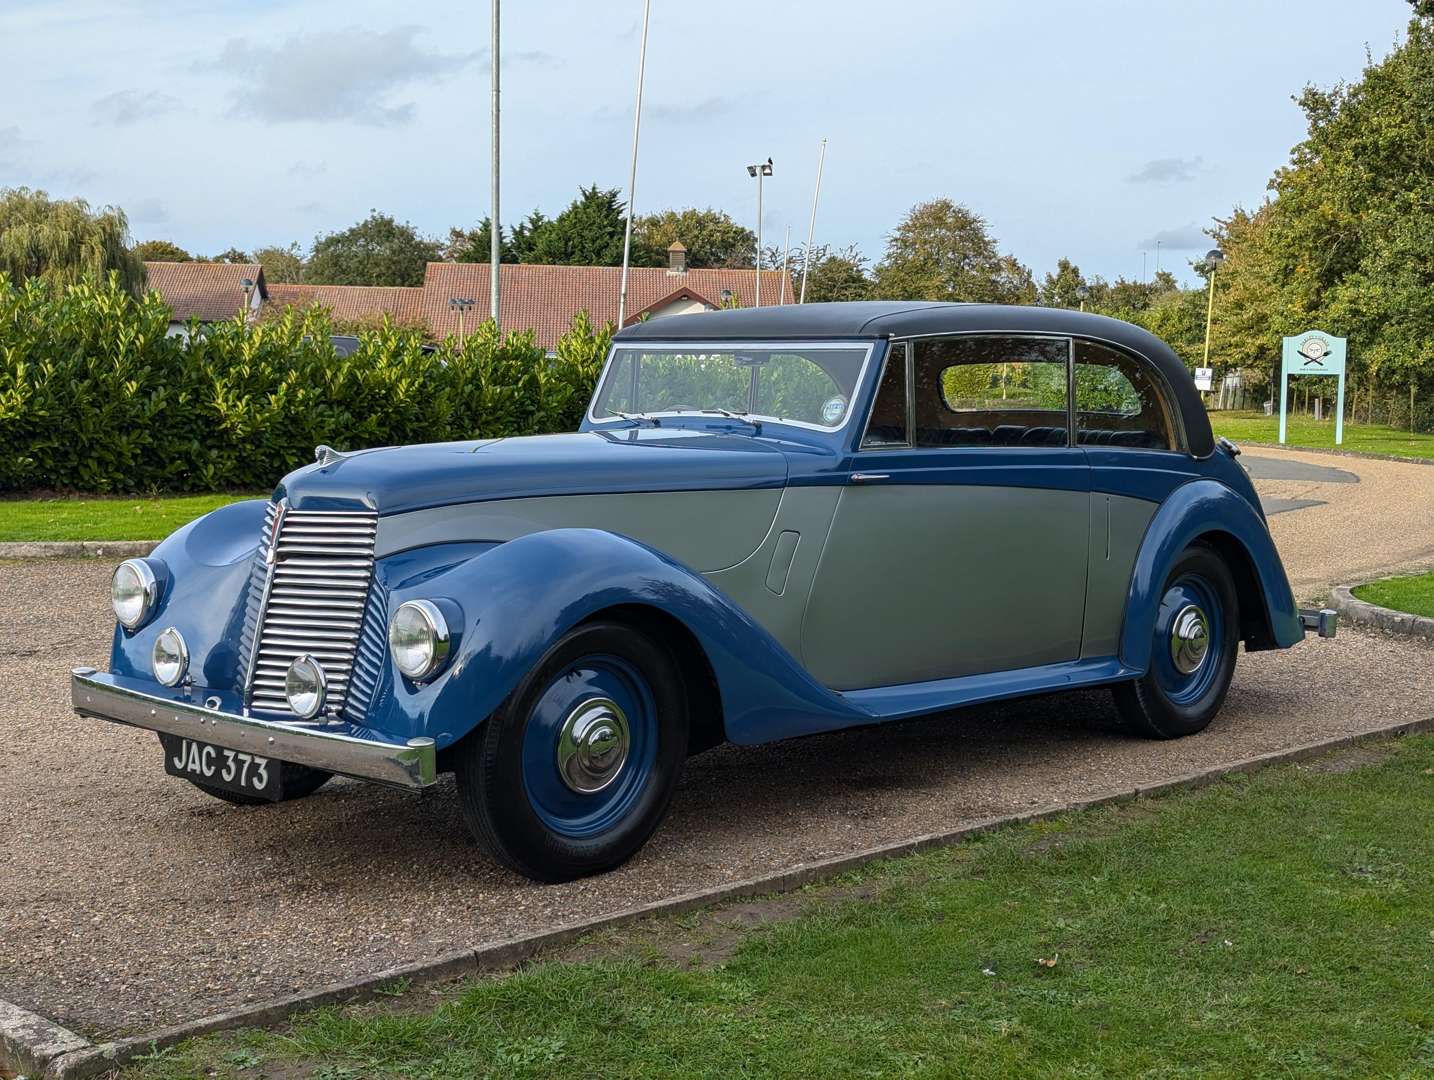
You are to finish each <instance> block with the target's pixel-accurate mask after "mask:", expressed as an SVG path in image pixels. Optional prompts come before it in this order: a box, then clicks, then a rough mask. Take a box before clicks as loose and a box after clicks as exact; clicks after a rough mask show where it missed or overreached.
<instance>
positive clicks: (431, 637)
mask: <svg viewBox="0 0 1434 1080" xmlns="http://www.w3.org/2000/svg"><path fill="white" fill-rule="evenodd" d="M388 647H389V648H390V649H392V650H393V662H394V663H395V664H397V665H398V670H399V671H401V672H403V673H404V674H405V675H407V676H408V677H409V678H410V679H422V678H424V677H425V676H428V675H432V674H433V673H434V672H435V671H437V670H438V669H439V668H440V667H442V666H443V661H445V660H447V659H448V647H449V635H448V623H447V621H446V620H445V619H444V618H443V613H442V612H441V611H439V610H438V605H437V604H435V603H433V602H432V601H431V600H409V601H408V602H406V603H403V604H400V605H399V606H398V610H397V611H395V612H394V613H393V620H392V621H391V622H390V623H389V624H388Z"/></svg>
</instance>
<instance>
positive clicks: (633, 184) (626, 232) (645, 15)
mask: <svg viewBox="0 0 1434 1080" xmlns="http://www.w3.org/2000/svg"><path fill="white" fill-rule="evenodd" d="M651 17H652V0H644V3H643V5H642V45H641V46H640V47H639V48H638V51H637V106H636V107H635V108H634V109H633V111H632V167H631V169H629V171H628V174H627V224H626V226H624V228H623V231H622V284H621V285H620V286H619V287H618V294H617V325H618V328H619V329H621V328H622V325H623V320H624V319H625V318H626V317H627V265H628V261H629V259H630V258H631V257H632V212H633V210H632V208H633V203H634V202H635V201H636V199H637V136H638V134H639V132H641V130H642V82H643V76H644V75H645V74H646V72H647V23H648V20H649V19H650V18H651Z"/></svg>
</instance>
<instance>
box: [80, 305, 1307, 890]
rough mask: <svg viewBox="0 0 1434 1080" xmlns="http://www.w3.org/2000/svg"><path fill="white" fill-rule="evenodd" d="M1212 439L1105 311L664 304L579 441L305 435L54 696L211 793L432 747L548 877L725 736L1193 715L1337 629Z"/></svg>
mask: <svg viewBox="0 0 1434 1080" xmlns="http://www.w3.org/2000/svg"><path fill="white" fill-rule="evenodd" d="M1237 453H1238V451H1237V450H1236V449H1235V448H1234V447H1233V446H1232V445H1230V444H1229V443H1227V442H1225V441H1223V440H1220V441H1219V442H1218V443H1217V441H1216V440H1215V439H1213V438H1212V436H1211V431H1210V423H1209V421H1208V419H1207V417H1206V414H1205V410H1204V408H1203V406H1202V404H1201V401H1200V397H1199V394H1198V393H1197V391H1196V389H1195V386H1194V384H1193V382H1192V380H1191V377H1190V375H1189V373H1188V372H1187V370H1186V368H1185V366H1184V364H1183V363H1182V362H1181V361H1180V360H1179V358H1178V357H1177V356H1176V355H1175V354H1174V353H1173V352H1172V351H1171V350H1170V349H1169V348H1168V347H1167V346H1166V345H1164V344H1163V343H1162V342H1160V341H1159V340H1157V339H1156V338H1154V337H1152V336H1151V335H1150V334H1148V333H1146V332H1145V331H1143V330H1141V329H1138V328H1136V327H1134V326H1131V325H1128V324H1126V323H1122V322H1117V321H1115V320H1113V319H1108V318H1103V317H1100V316H1096V315H1090V314H1083V313H1080V312H1073V311H1063V310H1049V309H1042V308H1029V307H999V306H987V305H963V304H931V303H852V304H814V305H806V306H801V307H798V306H786V307H772V308H759V309H754V310H744V311H722V312H712V313H706V314H694V315H686V316H682V317H680V318H676V317H674V318H667V319H658V320H652V321H649V322H644V323H639V324H637V325H633V326H629V327H627V328H625V329H623V330H622V331H621V332H620V333H618V334H617V336H616V338H615V339H614V342H613V347H612V352H611V354H610V356H609V358H608V360H607V364H606V366H605V368H604V371H603V373H602V376H601V379H600V381H599V383H598V386H597V389H596V391H595V393H594V395H593V398H592V402H591V404H590V406H589V408H588V412H587V415H586V418H585V419H584V421H583V423H582V426H581V430H580V431H579V432H576V433H571V434H558V435H545V436H535V437H530V438H506V439H480V440H473V441H467V442H451V443H436V444H431V445H422V446H408V447H390V448H383V449H374V450H362V451H356V452H352V453H340V452H336V451H334V450H331V449H329V448H328V447H320V448H319V450H318V453H317V458H318V460H317V461H316V462H315V463H314V464H312V465H308V466H306V467H304V468H300V469H298V470H296V471H295V472H293V473H290V474H289V475H288V476H286V477H285V478H284V479H283V480H282V481H281V482H280V483H279V485H278V487H277V488H276V489H275V490H274V493H273V496H272V498H271V499H270V500H269V501H268V502H264V501H253V502H242V503H237V504H235V505H232V506H228V507H226V508H224V509H220V510H217V511H215V512H214V513H211V514H209V515H207V516H205V517H203V518H200V519H199V520H198V521H195V522H193V523H191V524H190V525H187V526H186V527H184V528H183V529H181V530H179V531H178V532H176V533H175V534H174V535H172V536H171V537H169V538H168V539H167V540H165V541H164V542H163V543H162V544H161V545H160V546H159V547H158V548H157V549H156V550H155V552H154V553H153V555H152V556H150V557H149V558H144V559H132V560H130V561H128V562H125V563H123V564H122V565H121V566H120V567H119V568H118V570H117V571H116V572H115V575H114V584H113V603H114V610H115V614H116V617H117V619H118V622H119V625H118V627H117V628H116V630H115V636H114V647H113V654H112V658H111V663H110V671H109V673H108V674H103V673H99V672H96V671H93V670H90V669H77V670H76V671H75V673H74V677H73V686H72V690H73V700H74V706H75V708H76V710H77V711H78V712H80V713H81V714H83V715H86V716H94V717H99V718H102V719H105V720H112V721H117V722H119V723H124V724H131V725H134V726H136V727H141V728H148V729H150V730H152V731H156V732H158V733H159V736H160V740H161V741H162V743H163V748H164V765H165V768H166V770H167V771H168V772H170V773H172V774H174V775H177V776H181V777H184V778H185V779H187V780H189V781H191V782H192V783H194V784H195V785H196V786H198V787H199V788H201V789H202V790H204V791H206V792H209V793H210V794H212V795H215V796H217V797H219V798H221V799H226V800H228V801H230V802H235V803H257V802H262V801H266V800H281V799H292V798H296V797H299V796H303V795H308V794H310V793H312V792H313V791H314V790H315V789H317V788H318V787H319V786H320V785H321V784H323V783H324V782H325V781H326V780H327V779H328V778H329V777H330V776H331V775H332V774H335V773H337V774H341V775H344V776H349V777H357V778H361V779H366V780H373V781H377V782H380V783H385V784H392V785H397V786H400V787H404V788H410V789H414V790H420V789H422V788H424V787H426V786H428V785H430V784H432V783H434V781H435V778H436V777H437V775H438V774H439V773H442V772H452V773H454V774H455V776H456V784H457V791H458V795H459V800H460V805H461V807H462V813H463V816H464V818H465V820H466V822H467V824H468V826H469V827H470V829H471V830H472V832H473V834H474V835H475V836H476V838H477V839H478V841H479V842H480V843H481V844H482V845H483V846H484V847H485V848H486V849H487V850H488V851H489V852H491V853H492V855H493V856H494V857H496V858H497V859H498V860H499V861H501V862H502V863H504V864H505V865H507V866H509V867H511V868H513V869H515V870H517V871H518V872H520V873H522V874H526V875H528V876H530V877H532V878H536V879H539V880H543V881H561V880H567V879H571V878H574V877H578V876H580V875H584V874H590V873H594V872H597V871H602V870H606V869H609V868H611V867H613V866H616V865H618V864H619V863H621V862H622V861H623V860H625V859H626V858H628V857H629V856H630V855H632V854H633V852H635V851H636V850H637V849H638V848H639V847H640V846H641V845H642V844H643V843H644V841H645V840H646V839H647V838H648V837H649V836H650V835H651V833H652V831H653V830H654V829H655V828H656V827H657V825H658V824H659V822H660V821H661V820H662V818H663V816H664V814H665V812H666V810H667V807H668V804H669V801H670V800H671V798H672V795H673V790H674V787H675V785H676V782H677V779H678V776H679V773H680V772H681V770H682V767H683V761H684V759H685V758H686V757H687V756H688V755H689V754H692V753H695V752H698V751H700V750H703V749H706V748H708V747H712V746H715V745H717V744H719V743H722V742H724V741H730V742H734V743H740V744H754V743H764V742H768V741H770V740H774V739H786V738H791V737H793V736H798V735H810V734H813V733H816V732H830V731H834V730H837V729H841V728H850V727H856V726H865V725H871V724H876V723H880V722H884V721H889V720H899V719H905V718H908V717H914V716H919V715H922V714H930V713H937V712H941V711H944V710H949V709H952V708H953V707H955V706H966V705H972V704H975V703H980V702H990V701H995V700H997V699H1002V698H1012V697H1018V696H1021V695H1028V694H1035V693H1042V692H1048V691H1052V690H1060V689H1066V688H1073V687H1092V686H1109V687H1111V688H1112V690H1113V691H1114V695H1115V700H1116V702H1117V704H1118V706H1119V711H1120V713H1121V714H1122V715H1123V716H1124V718H1125V720H1126V721H1127V722H1128V724H1129V726H1130V728H1131V729H1132V730H1133V731H1135V732H1137V733H1139V734H1141V735H1145V736H1149V737H1153V738H1162V739H1163V738H1171V737H1175V736H1180V735H1189V734H1191V733H1193V732H1197V731H1200V730H1201V729H1202V728H1204V727H1205V726H1206V725H1207V724H1209V723H1210V721H1211V718H1212V717H1213V716H1214V715H1215V713H1216V711H1217V710H1218V709H1219V708H1220V705H1221V702H1222V700H1223V699H1224V697H1225V693H1226V690H1227V688H1228V687H1229V685H1230V679H1231V675H1232V674H1233V672H1234V669H1235V661H1236V656H1237V652H1238V648H1239V645H1240V643H1241V642H1243V643H1244V646H1245V648H1246V650H1250V651H1253V650H1256V649H1275V648H1286V647H1289V646H1291V645H1294V644H1295V643H1296V642H1298V641H1300V640H1301V638H1302V637H1303V636H1304V634H1305V632H1306V630H1307V629H1311V628H1313V629H1318V630H1319V631H1320V633H1321V634H1323V635H1325V636H1329V635H1331V634H1332V633H1333V621H1332V617H1331V615H1330V614H1329V613H1325V614H1324V615H1323V616H1321V614H1320V613H1316V612H1302V611H1301V610H1299V609H1298V608H1296V606H1295V601H1294V597H1293V596H1292V595H1291V590H1290V586H1289V583H1288V581H1287V579H1286V576H1285V572H1284V569H1283V567H1282V566H1281V564H1280V559H1279V556H1278V555H1277V554H1276V551H1275V546H1274V544H1273V543H1272V541H1271V539H1270V533H1269V531H1268V528H1267V526H1266V522H1265V518H1264V515H1263V513H1262V511H1261V508H1260V503H1259V500H1258V499H1257V498H1256V495H1255V491H1254V488H1253V486H1252V485H1251V482H1250V480H1249V478H1248V476H1247V474H1246V473H1245V471H1244V469H1243V468H1242V467H1241V465H1240V464H1239V463H1237V462H1236V460H1235V455H1236V454H1237ZM953 722H959V721H953ZM738 762H740V759H734V766H733V767H740V764H737V763H738Z"/></svg>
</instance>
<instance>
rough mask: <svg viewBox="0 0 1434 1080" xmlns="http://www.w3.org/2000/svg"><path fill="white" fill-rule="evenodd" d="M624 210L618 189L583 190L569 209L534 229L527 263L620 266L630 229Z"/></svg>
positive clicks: (525, 260) (525, 257)
mask: <svg viewBox="0 0 1434 1080" xmlns="http://www.w3.org/2000/svg"><path fill="white" fill-rule="evenodd" d="M624 210H625V207H624V206H623V202H622V198H621V197H620V194H619V192H618V190H617V189H616V188H612V189H610V190H607V191H603V190H600V189H599V188H598V186H597V185H596V184H594V185H592V186H591V187H586V188H582V189H580V190H579V192H578V197H577V198H576V199H574V200H573V201H572V203H571V204H570V205H569V206H568V208H567V209H566V210H564V211H563V212H562V213H561V214H559V215H558V216H557V217H555V218H553V220H552V221H548V222H543V223H542V224H541V225H540V226H539V227H537V228H535V229H534V230H533V232H532V234H531V240H530V242H529V243H528V245H527V246H528V248H529V250H528V251H527V252H526V255H525V256H524V257H523V261H524V262H534V263H548V264H555V265H564V266H618V265H620V264H621V262H622V242H623V233H624V231H625V229H626V219H625V218H624V216H623V211H624ZM514 239H515V240H516V239H517V238H516V237H515V238H514ZM634 262H636V260H634ZM638 265H641V264H638Z"/></svg>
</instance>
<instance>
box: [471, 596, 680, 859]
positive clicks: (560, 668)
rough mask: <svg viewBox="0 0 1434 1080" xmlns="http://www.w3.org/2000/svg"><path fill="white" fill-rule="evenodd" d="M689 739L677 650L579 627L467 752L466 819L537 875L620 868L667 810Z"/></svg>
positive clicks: (626, 632) (609, 626) (490, 846)
mask: <svg viewBox="0 0 1434 1080" xmlns="http://www.w3.org/2000/svg"><path fill="white" fill-rule="evenodd" d="M687 736H688V723H687V700H686V695H685V689H684V686H683V681H682V676H681V674H680V672H679V670H678V668H677V665H676V664H675V663H674V661H673V659H672V657H671V655H670V654H669V653H668V651H667V650H666V649H665V648H663V647H662V646H661V645H660V644H658V643H657V642H655V641H653V640H652V639H650V638H648V637H647V636H645V635H643V634H641V633H639V632H638V631H636V630H633V629H632V628H630V627H628V626H625V625H623V624H621V623H615V622H593V623H587V624H585V625H582V626H579V627H577V628H575V629H573V630H571V631H569V632H568V633H567V634H566V635H564V636H563V637H562V638H561V639H559V641H558V642H557V644H556V645H554V646H553V647H552V648H551V649H549V650H548V652H547V654H546V655H545V656H544V657H543V659H542V660H541V661H539V663H538V665H537V666H536V667H535V668H534V669H533V671H531V672H530V673H529V674H528V676H527V677H526V678H525V679H524V680H523V681H522V683H520V684H519V685H518V687H517V689H516V690H514V691H513V693H512V694H511V695H510V696H509V697H508V699H507V700H506V701H505V702H504V703H503V704H502V705H501V706H500V707H499V708H498V710H497V711H496V712H495V713H494V714H493V715H492V716H490V717H489V718H488V719H487V720H486V721H485V722H484V723H483V724H482V725H481V726H480V727H479V728H478V730H476V731H474V732H473V733H472V734H471V735H470V736H469V737H468V738H467V739H465V740H464V741H463V742H462V743H461V744H460V745H459V747H458V748H457V752H456V754H455V760H454V772H455V774H456V778H457V782H458V797H459V804H460V806H461V808H462V811H463V817H464V820H465V822H466V823H467V825H468V828H469V829H470V830H471V831H472V833H473V835H474V837H475V838H476V839H477V840H478V842H479V844H481V845H482V846H483V847H484V848H485V849H486V850H487V851H488V852H489V854H491V855H492V856H493V857H494V858H495V859H497V860H498V861H499V862H501V863H502V864H503V865H505V866H507V867H508V868H509V869H512V870H516V871H517V872H518V873H520V874H524V875H526V876H527V877H530V878H533V879H534V880H537V881H545V882H559V881H571V880H573V879H574V878H579V877H584V876H586V875H588V874H596V873H600V872H602V871H604V870H610V869H612V868H613V867H615V866H618V865H620V864H621V863H622V862H624V861H625V860H626V859H628V858H629V857H630V856H631V855H632V854H633V853H634V852H636V851H637V850H638V848H640V847H641V846H642V845H643V844H644V843H645V842H646V841H647V838H648V837H649V836H651V835H652V832H653V830H654V829H656V828H657V826H658V824H659V823H660V822H661V821H662V818H663V817H664V816H665V815H666V813H667V807H668V804H669V803H670V802H671V800H672V793H673V790H674V789H675V787H676V784H677V778H678V776H679V774H680V773H681V769H682V762H683V760H684V759H685V758H686V756H687Z"/></svg>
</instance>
